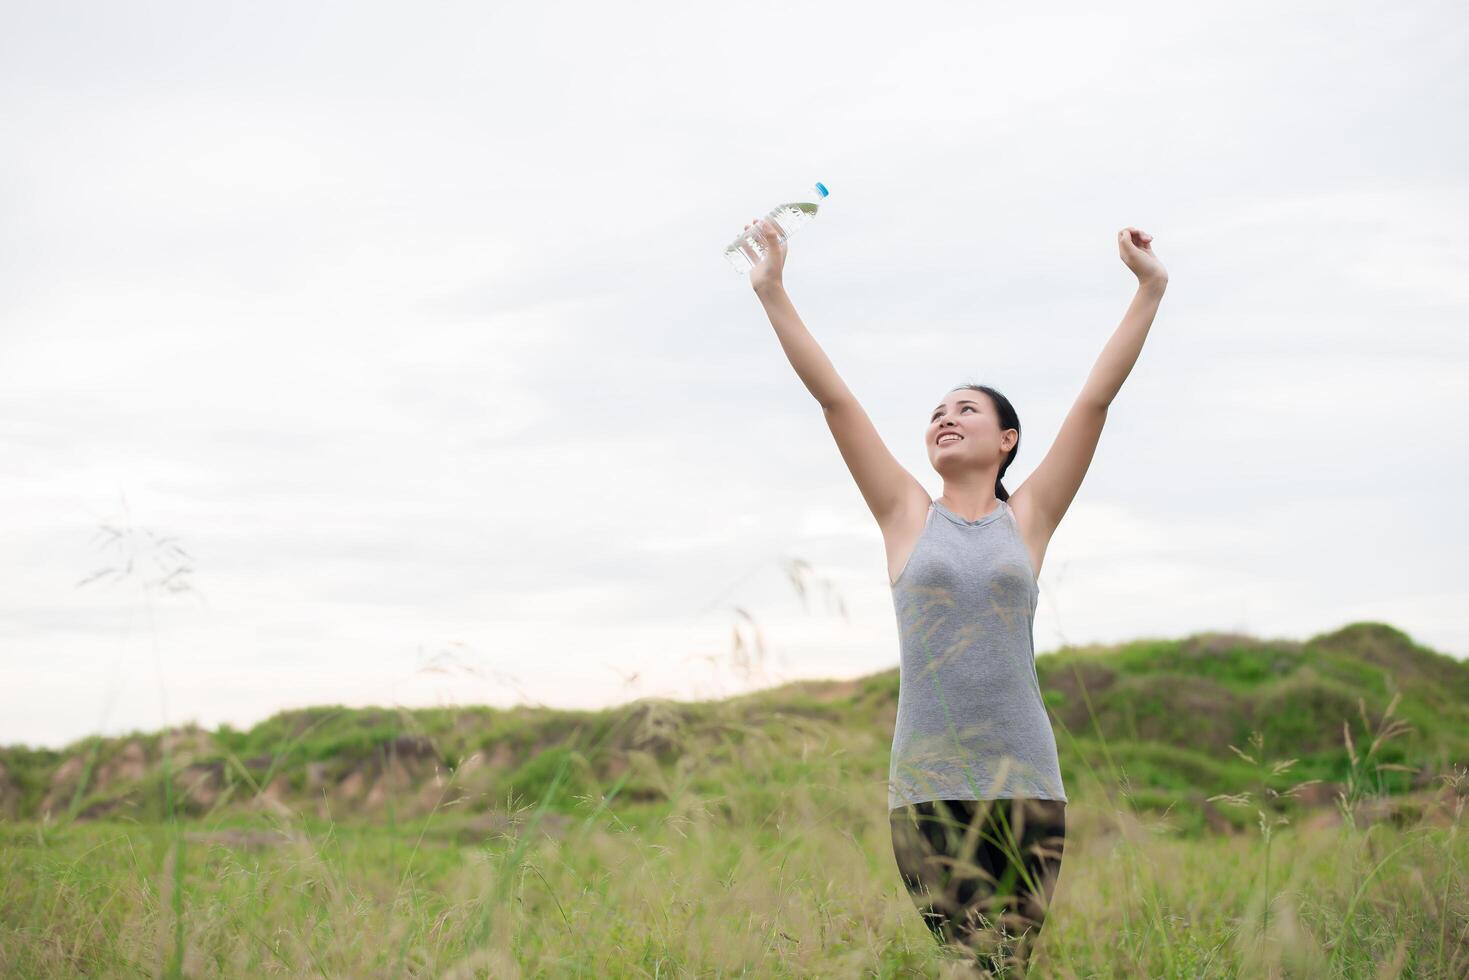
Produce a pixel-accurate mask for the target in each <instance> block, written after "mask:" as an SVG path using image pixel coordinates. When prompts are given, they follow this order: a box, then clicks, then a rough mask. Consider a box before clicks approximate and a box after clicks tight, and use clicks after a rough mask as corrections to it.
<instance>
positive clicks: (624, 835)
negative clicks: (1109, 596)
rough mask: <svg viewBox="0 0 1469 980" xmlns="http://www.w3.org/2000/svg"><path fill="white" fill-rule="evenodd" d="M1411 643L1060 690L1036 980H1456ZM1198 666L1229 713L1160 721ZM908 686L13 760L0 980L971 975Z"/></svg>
mask: <svg viewBox="0 0 1469 980" xmlns="http://www.w3.org/2000/svg"><path fill="white" fill-rule="evenodd" d="M1396 638H1401V634H1396V633H1395V631H1391V630H1390V628H1386V627H1352V628H1349V629H1348V630H1345V631H1341V632H1339V633H1337V634H1333V635H1332V637H1331V638H1329V639H1330V642H1326V641H1325V640H1323V641H1322V642H1320V643H1311V644H1306V645H1305V646H1303V647H1299V648H1296V647H1287V648H1285V649H1279V648H1278V645H1277V646H1272V645H1271V644H1269V643H1267V642H1260V643H1258V644H1257V645H1256V646H1257V649H1255V650H1254V651H1253V652H1251V651H1250V650H1249V649H1245V648H1247V647H1248V646H1249V644H1245V643H1242V641H1240V640H1238V638H1236V639H1235V640H1232V641H1231V642H1229V643H1225V642H1221V641H1219V640H1218V639H1217V638H1215V639H1213V640H1210V641H1209V642H1208V643H1203V644H1200V643H1198V642H1193V641H1192V640H1190V641H1174V642H1173V643H1172V644H1171V645H1170V644H1168V643H1161V642H1154V641H1149V643H1148V644H1134V645H1128V646H1125V647H1123V648H1118V649H1113V650H1109V651H1104V652H1098V651H1075V652H1074V654H1073V655H1072V658H1071V659H1070V660H1069V661H1068V659H1067V657H1064V656H1063V657H1058V659H1057V660H1056V661H1055V662H1053V663H1047V664H1045V666H1044V672H1043V686H1044V688H1045V690H1046V691H1047V695H1048V697H1050V696H1051V695H1053V694H1054V695H1056V696H1057V698H1056V701H1055V702H1054V703H1053V704H1052V705H1051V708H1052V711H1053V714H1054V717H1055V721H1056V725H1057V734H1058V743H1059V744H1060V745H1061V750H1062V759H1063V771H1064V772H1065V778H1066V784H1067V789H1068V795H1069V797H1070V800H1071V803H1070V805H1069V806H1068V811H1067V840H1066V856H1065V861H1064V863H1063V866H1062V871H1061V876H1060V880H1059V884H1058V888H1057V893H1056V898H1055V902H1054V904H1053V905H1052V907H1051V910H1050V914H1049V917H1048V918H1047V921H1046V925H1045V928H1044V931H1043V934H1042V937H1041V940H1040V942H1039V945H1038V948H1037V951H1036V953H1035V956H1034V957H1033V958H1032V960H1031V962H1030V965H1029V974H1028V975H1030V976H1045V977H1051V976H1055V977H1113V976H1127V977H1132V976H1150V977H1170V978H1172V977H1180V978H1181V977H1266V976H1281V977H1373V978H1376V977H1399V976H1403V977H1455V978H1458V977H1464V976H1466V975H1469V874H1466V859H1469V844H1466V840H1465V833H1464V831H1463V829H1462V828H1463V811H1464V807H1465V803H1466V800H1469V774H1466V771H1465V769H1464V768H1463V766H1462V765H1460V764H1458V763H1457V762H1455V761H1453V760H1457V759H1460V758H1463V756H1462V754H1460V751H1461V748H1462V739H1463V738H1464V737H1465V735H1466V733H1465V732H1464V730H1463V728H1462V727H1461V726H1460V723H1459V716H1458V715H1457V714H1456V711H1458V710H1459V709H1458V707H1457V706H1456V705H1455V704H1452V703H1450V702H1451V701H1452V699H1453V698H1454V697H1456V696H1457V695H1456V689H1455V687H1454V685H1456V684H1458V683H1460V679H1461V678H1460V675H1459V674H1456V673H1453V671H1455V670H1459V669H1464V670H1469V668H1464V667H1463V665H1458V664H1451V665H1445V664H1443V663H1441V662H1440V661H1439V660H1438V659H1435V656H1434V655H1430V654H1426V653H1425V654H1421V655H1420V654H1419V653H1415V652H1414V650H1413V649H1411V648H1409V647H1406V646H1402V645H1401V643H1400V640H1398V639H1396ZM1388 641H1392V642H1394V643H1399V646H1398V647H1397V648H1394V651H1393V652H1391V655H1389V654H1388V653H1384V652H1383V651H1384V650H1387V649H1388V648H1387V647H1385V646H1383V644H1384V643H1386V642H1388ZM1374 651H1376V652H1374ZM1050 660H1051V658H1050V657H1046V658H1042V661H1043V662H1044V661H1050ZM1262 664H1263V666H1262ZM1332 664H1335V666H1332ZM1150 665H1151V666H1150ZM1183 668H1186V669H1187V673H1188V675H1189V676H1191V677H1192V676H1193V675H1197V676H1198V677H1208V678H1212V680H1211V681H1210V683H1216V684H1218V685H1221V687H1220V688H1219V689H1218V690H1211V691H1210V692H1208V696H1207V698H1205V699H1204V701H1202V702H1201V703H1206V704H1210V705H1218V706H1221V707H1220V709H1219V710H1220V711H1221V712H1222V711H1226V710H1228V711H1239V712H1243V713H1242V714H1239V715H1238V716H1237V717H1233V718H1232V719H1231V718H1227V717H1224V716H1223V715H1221V716H1219V717H1212V718H1208V717H1203V716H1202V715H1199V714H1197V713H1195V714H1194V715H1193V716H1184V717H1179V712H1178V711H1174V712H1172V713H1171V714H1170V713H1169V712H1168V711H1166V710H1162V711H1160V710H1157V707H1156V704H1155V702H1158V703H1161V704H1163V705H1165V706H1166V705H1167V704H1169V703H1175V704H1176V703H1177V699H1179V698H1182V699H1185V700H1187V698H1188V697H1191V696H1193V695H1196V694H1197V693H1198V692H1197V691H1195V690H1193V689H1192V688H1187V687H1185V688H1180V687H1179V684H1180V677H1182V676H1184V674H1183ZM1442 671H1449V672H1448V673H1442ZM1102 672H1107V677H1108V678H1110V679H1106V678H1104V677H1103V673H1102ZM1303 676H1308V677H1310V678H1314V680H1313V681H1312V684H1306V683H1304V682H1303V681H1302V679H1301V678H1302V677H1303ZM1415 677H1417V678H1418V680H1414V678H1415ZM1068 678H1069V679H1068ZM1352 678H1355V681H1356V687H1352V686H1349V685H1348V680H1350V679H1352ZM1099 679H1102V682H1101V683H1098V684H1095V685H1093V683H1092V682H1093V681H1097V680H1099ZM892 683H893V678H891V677H890V676H887V675H878V676H875V677H872V678H866V679H862V680H860V681H855V682H833V683H831V684H827V685H822V684H810V683H808V684H799V685H792V686H790V687H788V688H785V689H781V690H779V691H774V692H762V693H761V694H759V695H756V696H746V697H743V698H734V699H729V700H728V701H721V702H710V703H705V704H701V705H679V704H675V703H672V702H638V703H635V704H633V705H630V706H624V707H622V708H619V709H610V710H608V711H605V712H591V713H574V712H549V711H541V712H536V711H529V710H527V711H519V710H517V711H510V712H493V711H490V710H489V709H477V708H469V709H464V710H462V711H458V710H451V709H432V710H424V711H416V712H394V711H374V710H349V709H313V710H311V711H306V712H293V713H287V714H284V715H281V716H277V717H276V718H274V719H271V720H269V721H267V722H263V723H262V724H261V725H260V726H257V727H256V728H255V729H252V730H251V731H249V732H237V731H233V730H229V729H221V730H219V731H216V732H213V733H207V732H201V731H199V730H179V731H173V732H168V733H161V734H159V733H155V734H153V735H143V734H138V735H135V736H131V737H126V738H120V739H108V740H99V739H92V740H86V741H84V742H83V743H79V744H78V745H76V746H72V747H70V748H69V749H67V750H63V751H50V750H23V749H9V750H4V751H3V752H0V789H4V793H3V794H0V803H3V805H4V807H5V810H4V811H0V812H6V813H8V817H7V818H6V819H5V820H4V822H0V872H3V880H4V885H5V887H4V889H3V891H0V975H3V976H6V977H12V976H14V977H43V976H148V977H151V976H170V977H173V976H190V977H203V976H238V977H253V976H271V975H280V976H329V977H398V976H414V977H420V976H421V977H429V976H432V977H439V976H446V977H522V976H551V977H559V976H569V977H577V976H587V977H656V978H661V977H684V976H701V977H704V976H708V977H726V976H775V977H782V976H791V977H810V976H838V977H840V976H880V977H889V976H926V977H945V976H965V975H972V974H970V973H967V972H965V968H963V967H961V966H960V965H959V963H958V962H957V961H956V960H955V959H954V958H952V957H951V956H950V954H949V953H947V952H946V951H944V950H942V949H940V948H939V947H938V946H937V944H935V943H934V942H933V940H932V938H931V936H930V935H929V933H928V931H927V929H926V928H925V927H924V926H923V924H922V923H921V921H920V919H919V917H918V913H917V911H916V910H915V908H914V906H913V905H912V902H911V900H910V898H909V897H908V895H907V892H906V891H905V890H904V888H903V887H902V884H901V881H900V879H899V876H898V873H897V868H896V864H895V861H894V858H893V854H892V849H891V842H890V839H889V836H888V825H887V812H886V808H885V806H886V800H885V781H884V780H885V777H886V774H887V773H886V765H887V758H888V756H887V749H888V740H889V739H890V737H891V714H890V708H891V699H892V694H893V693H894V692H893V688H892ZM1189 683H1193V681H1192V680H1190V681H1189ZM1251 685H1253V686H1251ZM1313 685H1314V686H1313ZM1093 686H1095V690H1094V691H1093V690H1091V688H1092V687H1093ZM1225 689H1230V690H1234V691H1235V692H1236V693H1237V694H1238V695H1239V698H1238V700H1235V701H1231V700H1230V699H1229V698H1228V697H1226V696H1224V695H1222V694H1220V693H1219V690H1225ZM1160 691H1161V692H1167V693H1166V696H1164V695H1160V693H1159V692H1160ZM1322 691H1326V692H1328V693H1330V695H1331V696H1329V697H1323V696H1322V694H1321V692H1322ZM1389 691H1392V693H1391V696H1386V695H1387V694H1388V692H1389ZM1190 692H1192V694H1191V693H1190ZM1354 693H1357V694H1358V697H1359V700H1358V701H1357V703H1356V704H1355V705H1354V706H1353V712H1352V716H1350V717H1341V716H1340V713H1339V709H1340V708H1341V705H1342V703H1344V702H1343V701H1342V699H1343V698H1348V697H1349V696H1350V695H1352V694H1354ZM1068 698H1069V699H1070V701H1069V703H1070V704H1071V705H1072V706H1073V707H1074V706H1075V704H1076V702H1077V701H1078V700H1081V701H1084V702H1085V704H1086V709H1085V715H1084V716H1083V717H1085V718H1086V719H1088V720H1089V721H1090V724H1089V725H1081V724H1073V723H1070V722H1068V721H1067V718H1068V715H1067V703H1068V702H1067V699H1068ZM1435 698H1443V699H1446V700H1443V701H1442V702H1439V701H1435V700H1434V699H1435ZM1170 699H1172V700H1170ZM1293 699H1294V700H1293ZM1261 704H1264V705H1270V706H1273V708H1272V709H1271V710H1269V711H1265V712H1262V711H1261V710H1260V708H1259V706H1260V705H1261ZM1282 705H1285V706H1287V707H1288V708H1289V710H1286V709H1285V708H1282V707H1281V706H1282ZM1369 705H1370V706H1371V707H1370V708H1369ZM1242 706H1243V707H1242ZM1311 711H1315V712H1316V714H1314V715H1313V714H1310V712H1311ZM1405 717H1406V718H1412V719H1413V722H1412V723H1411V724H1410V723H1409V722H1407V721H1405V720H1404V718H1405ZM1253 724H1258V727H1250V726H1251V725H1253ZM1246 728H1248V729H1249V730H1248V731H1245V729H1246ZM1211 732H1213V733H1215V734H1216V735H1217V734H1218V733H1225V734H1224V736H1223V738H1222V740H1223V741H1224V743H1225V744H1224V745H1223V748H1222V749H1220V748H1216V747H1215V745H1214V738H1213V736H1211V734H1210V733H1211ZM1241 732H1243V733H1244V734H1245V735H1246V736H1247V737H1235V736H1234V735H1232V734H1230V733H1235V734H1238V733H1241ZM1184 733H1191V734H1184ZM1333 743H1334V747H1330V746H1332V745H1333ZM506 746H511V747H512V748H509V749H507V748H505V747H506ZM1444 758H1447V759H1449V760H1451V761H1450V762H1449V764H1447V765H1439V766H1435V765H1434V760H1435V759H1439V760H1442V759H1444ZM7 787H8V788H7ZM1323 788H1329V793H1325V792H1322V790H1323Z"/></svg>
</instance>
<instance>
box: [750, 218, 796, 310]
mask: <svg viewBox="0 0 1469 980" xmlns="http://www.w3.org/2000/svg"><path fill="white" fill-rule="evenodd" d="M745 231H748V232H749V233H750V235H751V237H753V238H755V239H756V240H758V241H759V242H760V247H761V248H763V249H764V250H765V254H764V255H762V256H760V260H759V261H758V262H756V263H755V267H754V268H753V269H751V270H750V285H751V286H752V287H754V289H755V291H756V292H757V293H758V292H760V291H761V290H762V289H765V288H766V287H768V286H779V285H780V284H781V277H782V276H783V275H784V274H785V265H786V244H788V243H786V244H780V245H777V244H776V242H775V228H773V227H772V226H771V224H770V222H769V221H766V220H765V219H764V218H756V219H755V220H754V221H753V222H751V223H749V224H747V225H745Z"/></svg>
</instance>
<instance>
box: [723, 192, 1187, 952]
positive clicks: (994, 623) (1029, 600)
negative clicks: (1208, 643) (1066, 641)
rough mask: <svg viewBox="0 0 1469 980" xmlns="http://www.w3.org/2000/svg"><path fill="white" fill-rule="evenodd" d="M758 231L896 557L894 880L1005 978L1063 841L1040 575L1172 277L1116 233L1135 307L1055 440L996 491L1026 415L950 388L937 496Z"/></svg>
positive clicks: (1028, 938) (940, 432)
mask: <svg viewBox="0 0 1469 980" xmlns="http://www.w3.org/2000/svg"><path fill="white" fill-rule="evenodd" d="M751 224H753V225H754V228H755V231H754V234H755V236H756V237H757V238H758V239H759V240H760V242H761V245H762V247H763V248H764V255H763V256H761V257H760V260H759V262H758V263H757V264H756V265H755V267H754V268H753V269H752V270H751V272H750V284H751V285H752V286H753V287H754V290H755V293H756V294H757V295H758V296H759V298H760V302H761V303H762V304H763V305H764V307H765V312H766V313H767V314H768V315H769V317H770V322H771V325H772V326H774V327H775V333H776V336H777V337H778V338H779V340H780V343H781V347H782V348H784V350H785V353H786V357H787V358H788V359H789V360H790V362H791V366H792V367H794V368H795V370H796V374H797V375H799V376H800V378H801V381H802V382H803V383H805V385H806V387H807V389H808V390H809V391H810V392H811V394H812V395H813V396H814V397H815V398H816V400H817V402H819V403H820V404H821V409H822V412H823V413H824V414H825V416H826V422H827V425H828V426H829V427H830V428H831V432H832V435H833V436H834V437H835V438H836V442H837V448H838V449H839V450H840V451H841V454H842V459H843V460H844V461H845V462H846V464H847V468H848V469H849V470H850V471H851V473H852V477H853V479H854V480H855V481H856V483H857V487H858V489H859V490H860V491H861V493H862V497H863V499H864V500H865V501H866V503H867V507H868V509H869V510H871V511H872V516H873V517H875V518H876V519H877V523H878V526H879V527H880V528H881V529H882V536H883V542H884V545H885V547H886V549H887V567H888V583H889V585H890V586H891V588H892V592H893V606H894V609H895V611H896V613H897V617H898V629H899V637H900V647H901V649H900V654H901V660H900V668H899V689H898V717H897V723H896V726H895V729H894V734H893V751H892V760H891V769H890V772H889V778H888V816H889V823H890V826H891V829H892V837H893V853H894V856H895V857H896V859H897V863H898V869H899V871H900V872H901V874H902V877H903V881H904V884H905V885H906V886H907V888H908V890H909V892H910V894H911V895H912V897H913V899H914V902H915V904H916V905H917V906H918V908H919V911H920V912H921V914H922V915H923V918H924V922H925V923H926V924H927V925H928V926H929V928H930V929H931V930H932V931H933V934H934V936H935V938H936V939H938V940H939V942H941V943H943V944H946V945H950V944H952V945H954V946H955V947H959V948H962V949H964V950H965V952H966V953H967V954H970V955H973V956H975V958H976V960H977V962H979V963H981V964H983V965H984V966H986V967H989V968H990V969H993V970H995V971H996V972H1001V971H1003V970H1005V969H1006V967H1007V965H1008V966H1023V965H1024V964H1025V962H1026V960H1027V958H1028V956H1029V954H1030V952H1031V950H1032V949H1033V947H1034V943H1035V940H1036V939H1037V937H1038V936H1039V933H1040V929H1041V926H1042V925H1043V923H1044V922H1045V914H1046V909H1047V908H1048V907H1049V905H1050V901H1051V897H1052V895H1053V894H1054V891H1055V885H1056V879H1057V876H1058V874H1059V873H1060V869H1061V856H1062V852H1063V847H1064V843H1065V834H1066V792H1065V788H1064V786H1063V785H1062V782H1061V772H1060V767H1059V764H1058V761H1057V755H1056V739H1055V734H1054V732H1053V730H1052V728H1051V725H1050V720H1049V717H1048V716H1047V714H1046V709H1045V703H1044V701H1043V700H1042V697H1041V692H1040V683H1039V679H1038V677H1037V675H1036V671H1035V647H1034V635H1033V625H1034V616H1035V609H1036V602H1037V598H1038V595H1039V585H1038V582H1037V576H1038V574H1039V572H1040V568H1041V562H1042V561H1043V560H1044V558H1045V554H1046V547H1047V545H1048V544H1049V542H1050V540H1051V536H1052V535H1053V534H1054V533H1055V531H1056V527H1057V525H1058V524H1059V523H1060V521H1061V518H1062V516H1063V515H1064V514H1065V513H1066V510H1067V508H1068V507H1070V505H1071V501H1072V498H1074V497H1075V496H1076V491H1077V489H1078V488H1079V487H1080V486H1081V480H1082V477H1083V476H1085V475H1086V471H1087V467H1088V466H1089V465H1090V464H1091V460H1092V455H1093V453H1094V452H1095V451H1096V448H1097V441H1098V439H1099V438H1100V437H1101V434H1102V425H1103V424H1104V423H1105V422H1106V420H1107V408H1108V406H1109V405H1111V404H1112V400H1113V399H1114V398H1115V397H1116V396H1117V392H1118V390H1119V389H1120V388H1121V387H1122V382H1123V380H1124V379H1126V377H1127V375H1128V373H1129V372H1130V371H1131V370H1132V366H1133V364H1134V363H1136V361H1137V357H1138V354H1139V352H1140V351H1141V350H1142V346H1143V339H1144V338H1145V337H1146V336H1147V333H1148V328H1149V327H1150V326H1151V325H1152V322H1153V317H1154V315H1155V314H1156V313H1157V311H1158V304H1159V302H1160V301H1161V300H1162V298H1163V292H1164V290H1165V289H1166V287H1167V285H1168V272H1167V270H1166V269H1164V268H1163V264H1162V263H1161V262H1159V261H1158V258H1157V256H1155V255H1154V254H1153V251H1152V245H1151V242H1152V236H1151V235H1149V234H1148V233H1147V232H1145V231H1141V230H1139V229H1137V228H1131V227H1129V228H1124V229H1122V230H1121V231H1119V232H1118V233H1117V249H1118V252H1119V254H1120V255H1121V258H1122V261H1123V262H1124V263H1125V264H1126V265H1127V267H1128V268H1129V269H1130V270H1132V272H1133V273H1134V274H1135V275H1136V276H1137V280H1138V287H1137V293H1136V294H1135V295H1134V296H1133V299H1132V303H1131V305H1130V306H1129V307H1128V309H1127V313H1126V315H1125V316H1124V317H1123V318H1122V323H1121V325H1120V326H1118V328H1117V331H1116V332H1115V333H1114V334H1113V335H1112V339H1111V340H1110V341H1108V343H1107V345H1106V347H1105V348H1103V350H1102V353H1101V356H1100V357H1099V358H1098V359H1097V363H1096V366H1095V367H1094V368H1092V371H1091V373H1090V375H1088V377H1087V380H1086V384H1084V385H1083V386H1082V390H1081V394H1080V395H1079V396H1078V397H1077V399H1076V402H1075V403H1074V404H1073V405H1072V407H1071V411H1070V412H1069V413H1068V414H1067V416H1066V420H1065V422H1064V423H1062V425H1061V431H1060V432H1059V433H1058V434H1057V436H1056V441H1055V443H1054V444H1053V445H1052V446H1051V449H1050V451H1049V452H1048V453H1047V454H1046V457H1045V458H1044V459H1043V460H1041V462H1040V465H1039V466H1037V467H1036V468H1035V471H1034V472H1033V473H1031V475H1030V477H1029V478H1028V479H1027V480H1026V481H1025V482H1024V483H1022V484H1021V485H1020V487H1019V488H1018V489H1017V490H1016V491H1015V492H1014V493H1013V494H1010V493H1007V492H1006V490H1005V487H1004V486H1003V485H1002V484H1001V482H1000V481H1001V478H1002V477H1003V476H1004V475H1005V470H1006V469H1007V468H1008V467H1009V466H1010V463H1011V462H1012V461H1013V460H1014V459H1015V454H1016V453H1017V452H1018V451H1019V448H1020V419H1019V417H1018V416H1017V415H1016V414H1015V409H1014V407H1013V406H1012V405H1011V404H1010V402H1009V400H1008V399H1006V398H1005V396H1004V395H1002V394H1000V393H999V392H998V391H996V390H995V389H993V388H990V387H988V386H985V385H978V384H969V385H961V386H960V387H958V388H954V389H952V390H951V391H950V392H949V393H948V395H947V396H945V397H944V399H943V400H942V401H941V402H939V404H938V405H937V406H936V407H935V408H934V409H933V411H932V413H931V414H930V416H929V419H928V426H927V428H926V429H925V430H924V445H925V446H926V447H927V450H928V459H929V462H930V463H931V464H933V468H934V469H935V470H936V471H937V472H938V474H939V475H940V476H941V477H942V478H943V482H944V492H943V493H942V494H941V495H940V496H939V497H938V499H936V500H935V499H931V498H930V497H929V495H928V493H927V491H925V490H924V489H923V486H922V485H921V484H920V483H919V482H918V481H917V480H916V479H914V478H913V477H912V476H911V475H910V474H909V473H908V472H907V471H906V470H904V469H903V467H902V465H901V464H899V463H898V461H897V460H896V459H895V458H894V457H893V455H892V453H891V452H889V451H888V449H887V447H886V446H885V445H884V444H883V441H882V439H881V437H879V436H878V434H877V430H876V429H875V428H874V427H873V425H872V422H871V421H870V420H869V419H868V417H867V413H866V412H865V411H863V409H862V406H861V405H860V404H858V402H857V399H856V398H855V397H853V395H852V393H851V392H850V391H849V390H847V386H846V384H845V383H843V381H842V379H841V377H840V376H838V374H837V372H836V370H835V369H834V368H833V367H832V365H831V362H830V361H829V360H828V359H827V357H826V354H825V353H824V352H823V351H822V350H821V347H820V346H819V345H818V344H817V343H816V340H815V339H814V338H813V337H812V336H811V334H810V332H809V331H808V330H807V329H806V326H805V324H804V323H802V322H801V318H800V317H799V316H797V315H796V309H795V307H794V306H793V305H792V304H791V300H790V297H789V296H787V295H786V291H785V285H784V279H783V276H784V270H785V259H786V250H787V246H786V245H777V244H775V238H774V229H772V228H771V227H770V226H769V224H768V222H766V221H764V220H756V221H754V222H752V223H751ZM751 224H747V225H745V227H746V229H749V228H750V227H751Z"/></svg>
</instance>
